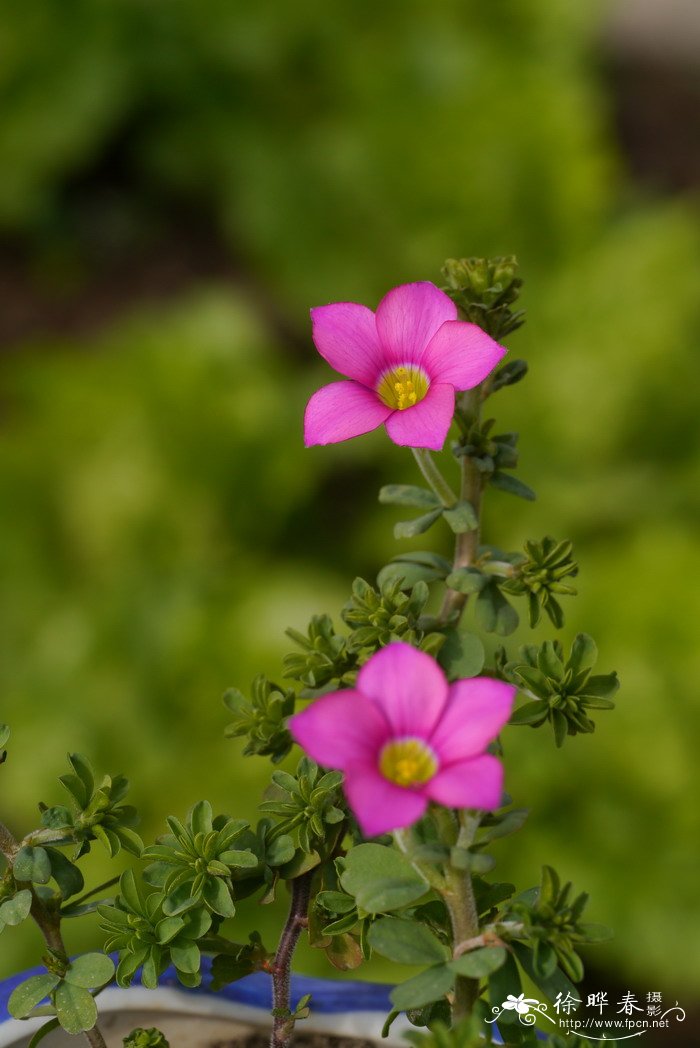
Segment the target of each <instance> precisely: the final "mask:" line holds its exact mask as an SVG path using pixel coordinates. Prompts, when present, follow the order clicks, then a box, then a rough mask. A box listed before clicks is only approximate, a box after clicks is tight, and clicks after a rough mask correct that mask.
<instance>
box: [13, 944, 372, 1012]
mask: <svg viewBox="0 0 700 1048" xmlns="http://www.w3.org/2000/svg"><path fill="white" fill-rule="evenodd" d="M210 969H211V961H210V959H209V958H208V957H204V958H202V974H203V979H202V985H201V986H199V987H197V988H196V989H188V988H186V987H184V986H182V984H181V983H180V982H179V981H178V979H177V976H176V975H175V969H174V968H172V967H170V968H167V969H166V971H165V972H164V973H163V975H162V976H161V978H160V985H161V986H170V987H173V988H176V989H178V990H180V991H181V992H182V993H186V994H195V995H196V994H202V993H210V992H211V991H210V990H209V986H210V983H211V975H210ZM45 971H46V969H45V968H30V969H28V970H27V971H26V972H22V973H21V974H20V975H13V976H11V977H10V978H9V979H5V980H4V981H3V982H0V1022H5V1021H6V1020H7V1019H9V1018H10V1015H9V1013H8V1011H7V1002H8V1000H9V998H10V994H11V993H12V991H13V990H14V988H15V987H16V986H19V984H20V983H21V982H24V980H25V979H27V978H29V976H30V975H43V974H44V973H45ZM390 990H391V986H388V985H386V984H382V983H371V982H360V981H350V980H346V981H343V980H339V979H313V978H310V977H309V976H306V975H293V976H292V1000H293V1002H295V1003H296V1001H298V1000H299V998H300V997H303V996H304V994H307V993H310V994H312V996H313V1008H314V1011H315V1012H322V1013H324V1014H338V1013H339V1012H384V1013H388V1012H389V1011H390V1010H391V1002H390V1000H389V992H390ZM216 997H219V998H223V999H224V1000H228V1001H235V1002H236V1003H237V1004H246V1005H248V1006H249V1007H251V1008H261V1009H263V1010H264V1011H268V1012H269V1011H270V1009H271V1008H272V980H271V979H270V976H269V975H266V974H265V972H256V973H255V974H254V975H247V976H246V977H245V978H244V979H239V980H238V981H237V982H234V983H231V984H230V985H229V986H226V987H224V989H223V990H218V991H217V993H216Z"/></svg>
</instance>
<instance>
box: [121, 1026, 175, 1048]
mask: <svg viewBox="0 0 700 1048" xmlns="http://www.w3.org/2000/svg"><path fill="white" fill-rule="evenodd" d="M123 1046H124V1048H170V1041H168V1039H167V1037H166V1036H165V1034H164V1033H162V1032H161V1031H160V1030H157V1029H156V1027H155V1026H152V1027H151V1028H150V1029H148V1030H145V1029H144V1028H143V1027H142V1026H139V1027H137V1028H136V1029H135V1030H132V1031H131V1033H130V1034H129V1035H128V1036H127V1037H125V1038H124V1040H123Z"/></svg>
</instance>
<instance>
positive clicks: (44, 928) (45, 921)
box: [0, 822, 107, 1048]
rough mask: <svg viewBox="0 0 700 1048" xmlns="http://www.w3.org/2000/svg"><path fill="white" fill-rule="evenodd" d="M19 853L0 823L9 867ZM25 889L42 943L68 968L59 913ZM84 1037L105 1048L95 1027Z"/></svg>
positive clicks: (95, 1047)
mask: <svg viewBox="0 0 700 1048" xmlns="http://www.w3.org/2000/svg"><path fill="white" fill-rule="evenodd" d="M18 851H19V845H18V843H17V841H16V840H15V838H14V837H13V835H12V834H11V833H10V831H9V830H8V829H7V827H6V826H4V825H3V824H2V823H1V822H0V852H2V854H3V855H4V856H5V859H6V860H7V863H8V865H9V866H12V863H13V862H14V859H15V856H16V855H17V852H18ZM27 887H28V888H29V890H30V891H31V893H32V907H31V910H30V913H31V915H32V917H33V919H34V921H35V923H36V925H37V926H38V928H39V931H40V932H41V934H42V936H43V937H44V942H45V943H46V945H47V947H48V949H49V951H50V952H51V954H53V956H54V957H55V958H56V959H57V960H59V961H60V962H61V963H65V965H66V967H67V966H68V963H69V961H68V953H67V952H66V947H65V944H64V942H63V936H62V935H61V917H60V914H59V913H54V912H53V911H51V910H49V909H48V907H47V906H45V904H44V902H43V901H42V899H40V898H39V896H38V895H37V894H36V892H35V891H34V886H33V885H32V884H28V885H27ZM84 1036H85V1038H86V1039H87V1041H88V1044H90V1045H91V1048H107V1046H106V1044H105V1040H104V1037H103V1036H102V1034H101V1033H100V1030H99V1028H98V1027H97V1026H93V1027H92V1029H91V1030H85V1031H84Z"/></svg>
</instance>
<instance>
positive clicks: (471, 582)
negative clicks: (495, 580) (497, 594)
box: [445, 568, 489, 593]
mask: <svg viewBox="0 0 700 1048" xmlns="http://www.w3.org/2000/svg"><path fill="white" fill-rule="evenodd" d="M445 581H446V582H447V585H448V586H449V587H450V589H453V590H457V592H458V593H479V592H480V591H481V590H482V589H483V588H484V586H486V585H487V584H488V582H489V579H488V576H487V575H484V574H483V572H481V571H479V570H478V568H457V570H456V571H453V572H451V573H450V574H449V575H448V576H447V579H446V580H445Z"/></svg>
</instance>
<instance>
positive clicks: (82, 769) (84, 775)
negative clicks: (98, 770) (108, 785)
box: [68, 753, 95, 798]
mask: <svg viewBox="0 0 700 1048" xmlns="http://www.w3.org/2000/svg"><path fill="white" fill-rule="evenodd" d="M68 760H69V761H70V763H71V765H72V766H73V771H74V772H75V774H76V775H77V776H78V778H79V779H80V781H81V782H82V784H83V786H84V787H85V796H86V797H87V798H90V797H91V796H92V793H93V791H94V789H95V775H94V772H93V770H92V767H91V765H90V761H89V760H88V759H87V757H83V755H82V754H80V753H69V754H68Z"/></svg>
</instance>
